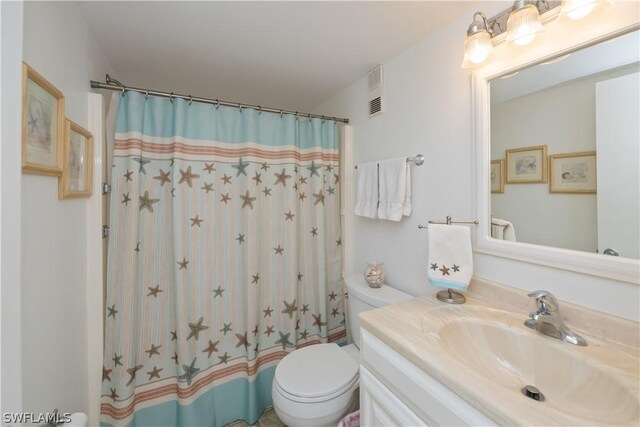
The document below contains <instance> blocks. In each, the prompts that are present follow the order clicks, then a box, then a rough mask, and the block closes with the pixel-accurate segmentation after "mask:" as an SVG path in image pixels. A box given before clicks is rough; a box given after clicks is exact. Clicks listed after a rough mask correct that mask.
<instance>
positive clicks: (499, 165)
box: [489, 159, 504, 193]
mask: <svg viewBox="0 0 640 427" xmlns="http://www.w3.org/2000/svg"><path fill="white" fill-rule="evenodd" d="M489 170H490V180H491V192H492V193H504V159H500V160H492V161H491V167H490V169H489Z"/></svg>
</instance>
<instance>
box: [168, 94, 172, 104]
mask: <svg viewBox="0 0 640 427" xmlns="http://www.w3.org/2000/svg"><path fill="white" fill-rule="evenodd" d="M169 101H171V103H172V104H173V92H171V94H169Z"/></svg>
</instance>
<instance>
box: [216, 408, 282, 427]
mask: <svg viewBox="0 0 640 427" xmlns="http://www.w3.org/2000/svg"><path fill="white" fill-rule="evenodd" d="M224 427H285V425H284V423H283V422H282V421H280V418H278V416H277V415H276V411H274V410H273V406H270V407H269V408H267V409H266V410H265V411H264V412H263V413H262V415H261V416H260V419H258V422H257V423H255V424H248V423H247V422H246V421H245V420H236V421H233V422H230V423H229V424H225V426H224Z"/></svg>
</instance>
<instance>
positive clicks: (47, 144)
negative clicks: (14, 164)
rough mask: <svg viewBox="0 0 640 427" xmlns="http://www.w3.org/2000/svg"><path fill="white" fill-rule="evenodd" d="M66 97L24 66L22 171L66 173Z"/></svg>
mask: <svg viewBox="0 0 640 427" xmlns="http://www.w3.org/2000/svg"><path fill="white" fill-rule="evenodd" d="M63 138H64V95H63V94H62V92H61V91H60V90H58V89H57V88H56V87H55V86H53V85H52V84H51V83H49V82H48V81H47V80H46V79H45V78H44V77H43V76H41V75H40V74H39V73H37V72H36V71H35V70H34V69H33V68H31V67H30V66H29V65H27V64H26V63H24V62H23V63H22V172H23V173H33V174H39V175H53V176H60V175H61V174H62V163H63V158H62V156H63V153H62V140H63Z"/></svg>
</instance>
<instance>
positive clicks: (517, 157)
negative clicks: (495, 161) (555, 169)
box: [506, 145, 547, 184]
mask: <svg viewBox="0 0 640 427" xmlns="http://www.w3.org/2000/svg"><path fill="white" fill-rule="evenodd" d="M506 160H507V184H534V183H545V182H547V146H546V145H538V146H536V147H522V148H512V149H509V150H506Z"/></svg>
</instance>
